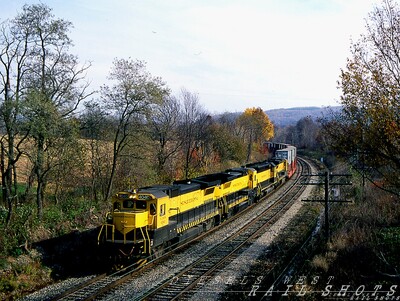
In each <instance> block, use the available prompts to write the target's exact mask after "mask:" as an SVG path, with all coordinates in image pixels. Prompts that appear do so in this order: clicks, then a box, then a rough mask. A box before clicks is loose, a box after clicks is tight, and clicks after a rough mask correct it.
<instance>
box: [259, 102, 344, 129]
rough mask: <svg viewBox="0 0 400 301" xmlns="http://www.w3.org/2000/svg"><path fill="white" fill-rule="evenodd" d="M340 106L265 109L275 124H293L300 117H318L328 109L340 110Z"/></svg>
mask: <svg viewBox="0 0 400 301" xmlns="http://www.w3.org/2000/svg"><path fill="white" fill-rule="evenodd" d="M340 108H341V107H340V106H336V107H322V108H321V107H299V108H290V109H274V110H268V111H265V113H266V114H267V115H268V117H269V119H270V120H271V121H272V122H273V123H274V125H276V126H287V125H295V124H296V123H297V121H299V120H300V119H301V118H304V117H307V116H310V117H311V118H313V119H314V120H316V119H317V118H318V117H322V116H323V115H326V114H327V112H328V111H329V110H334V111H337V110H340Z"/></svg>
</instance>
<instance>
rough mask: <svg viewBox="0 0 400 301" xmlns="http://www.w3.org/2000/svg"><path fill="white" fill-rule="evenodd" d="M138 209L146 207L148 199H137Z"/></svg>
mask: <svg viewBox="0 0 400 301" xmlns="http://www.w3.org/2000/svg"><path fill="white" fill-rule="evenodd" d="M136 209H146V201H136Z"/></svg>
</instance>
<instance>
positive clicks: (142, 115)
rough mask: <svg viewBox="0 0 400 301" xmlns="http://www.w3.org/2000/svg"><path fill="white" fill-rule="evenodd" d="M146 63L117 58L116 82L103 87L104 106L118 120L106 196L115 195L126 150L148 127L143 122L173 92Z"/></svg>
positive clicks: (114, 68)
mask: <svg viewBox="0 0 400 301" xmlns="http://www.w3.org/2000/svg"><path fill="white" fill-rule="evenodd" d="M145 67H146V64H145V63H144V62H143V61H138V60H136V61H133V60H130V59H129V60H126V59H115V60H114V63H113V67H112V69H111V72H110V75H109V79H110V80H111V81H114V84H113V85H112V86H107V85H104V86H103V87H102V88H101V95H102V100H103V104H104V107H105V109H106V110H107V111H109V112H110V113H111V115H112V116H113V117H114V118H115V119H116V122H117V124H116V129H115V134H114V138H113V159H112V166H111V171H110V175H109V180H108V185H107V193H106V195H105V199H108V198H109V196H110V195H111V191H112V187H113V181H114V177H115V173H116V169H117V165H118V163H119V159H120V157H121V155H122V154H123V151H124V150H125V149H128V148H130V146H132V144H134V143H135V137H136V138H137V137H138V133H139V132H140V131H143V130H144V126H143V125H144V124H145V121H146V120H147V119H148V118H149V114H150V112H151V111H152V110H153V109H154V106H155V105H156V104H159V103H161V102H162V99H163V97H164V95H166V94H168V93H169V90H168V89H167V88H166V87H165V83H164V82H163V81H162V80H161V78H159V77H153V76H151V74H150V73H149V72H148V71H147V70H146V68H145ZM137 142H138V141H136V143H137ZM136 155H137V154H136ZM130 156H135V154H130Z"/></svg>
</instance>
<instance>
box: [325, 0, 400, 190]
mask: <svg viewBox="0 0 400 301" xmlns="http://www.w3.org/2000/svg"><path fill="white" fill-rule="evenodd" d="M351 52H352V57H350V58H349V59H348V61H347V65H346V67H345V68H344V69H343V70H342V72H341V76H340V81H339V88H340V89H341V90H342V96H341V100H340V101H341V104H342V106H343V110H342V112H340V113H339V114H332V116H331V119H325V120H324V121H323V126H324V130H325V134H326V135H327V136H328V137H329V138H330V145H331V148H332V149H333V150H335V152H336V153H337V154H339V155H341V156H343V157H345V158H348V159H349V160H350V162H351V163H352V164H353V166H354V167H355V168H357V169H358V170H360V171H361V172H362V173H363V175H365V176H366V177H368V178H370V179H371V180H372V179H373V178H377V177H378V178H381V179H384V182H385V187H382V188H384V189H387V190H391V191H394V192H396V193H398V191H399V190H398V187H400V177H399V173H398V171H399V170H400V112H399V108H400V100H399V91H400V9H399V7H398V5H397V4H396V3H395V2H393V1H391V0H383V1H382V5H381V6H377V7H375V8H374V10H373V11H372V12H371V13H370V14H369V17H368V19H367V23H366V33H365V34H363V35H361V37H360V39H359V40H358V41H357V42H356V43H353V44H352V47H351Z"/></svg>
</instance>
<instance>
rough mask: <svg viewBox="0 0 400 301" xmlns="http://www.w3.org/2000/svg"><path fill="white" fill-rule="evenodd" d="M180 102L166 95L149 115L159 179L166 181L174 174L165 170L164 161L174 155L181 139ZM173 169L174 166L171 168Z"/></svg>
mask: <svg viewBox="0 0 400 301" xmlns="http://www.w3.org/2000/svg"><path fill="white" fill-rule="evenodd" d="M180 117H181V104H180V102H179V100H178V99H177V98H175V97H173V96H167V97H166V98H165V99H164V100H163V102H162V104H160V105H157V106H156V107H155V109H154V112H153V114H152V117H151V137H152V139H153V141H154V142H155V143H156V145H157V149H156V153H157V154H156V155H157V167H156V169H157V173H158V175H159V177H160V180H162V181H163V182H168V181H170V180H172V179H173V178H174V174H171V172H170V171H167V170H166V166H165V165H166V162H167V161H168V160H171V159H172V158H173V157H176V155H177V153H178V151H179V150H180V148H181V146H182V143H183V141H182V140H180V139H178V137H179V135H178V130H179V122H180ZM173 170H174V168H173Z"/></svg>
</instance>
